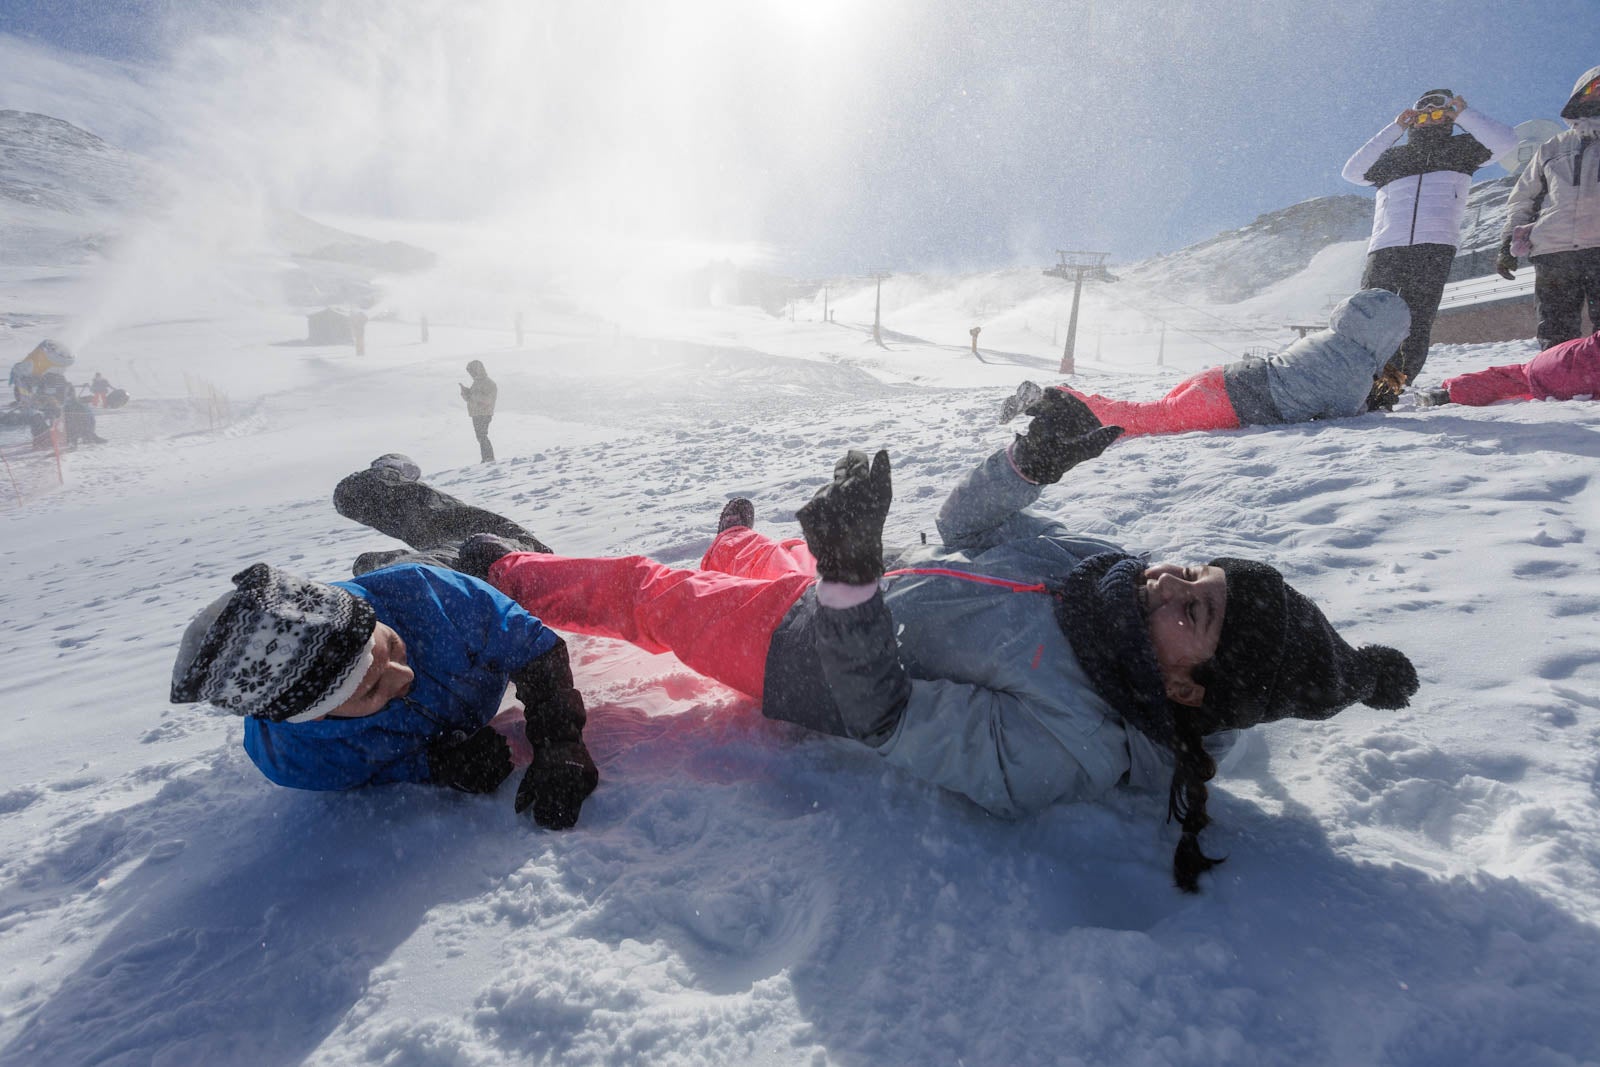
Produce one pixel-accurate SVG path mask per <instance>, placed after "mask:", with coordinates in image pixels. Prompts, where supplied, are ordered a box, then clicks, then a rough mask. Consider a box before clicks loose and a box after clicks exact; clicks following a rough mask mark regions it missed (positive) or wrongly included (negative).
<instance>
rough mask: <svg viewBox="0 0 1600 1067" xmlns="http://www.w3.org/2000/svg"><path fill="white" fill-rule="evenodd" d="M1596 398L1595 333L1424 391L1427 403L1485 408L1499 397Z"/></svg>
mask: <svg viewBox="0 0 1600 1067" xmlns="http://www.w3.org/2000/svg"><path fill="white" fill-rule="evenodd" d="M1579 396H1588V397H1600V331H1597V332H1595V333H1592V334H1590V335H1589V336H1588V337H1578V338H1574V339H1573V340H1571V341H1563V342H1562V343H1561V344H1558V345H1552V346H1550V347H1549V348H1547V349H1545V350H1544V351H1543V352H1540V353H1539V354H1538V355H1537V356H1534V357H1533V358H1532V359H1530V360H1528V362H1526V363H1512V364H1508V365H1507V366H1504V367H1490V368H1488V369H1487V370H1477V371H1471V372H1470V373H1467V374H1458V375H1456V376H1455V377H1454V378H1446V379H1445V381H1444V388H1442V389H1433V390H1429V391H1428V392H1427V393H1426V394H1425V396H1424V399H1425V400H1426V401H1427V403H1429V404H1466V405H1468V406H1470V407H1486V406H1488V405H1489V404H1493V403H1495V402H1496V401H1499V400H1571V399H1573V398H1574V397H1579Z"/></svg>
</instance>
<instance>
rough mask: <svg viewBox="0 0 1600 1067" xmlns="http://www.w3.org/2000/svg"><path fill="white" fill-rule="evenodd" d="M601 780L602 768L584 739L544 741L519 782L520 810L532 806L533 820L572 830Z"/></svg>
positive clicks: (525, 809)
mask: <svg viewBox="0 0 1600 1067" xmlns="http://www.w3.org/2000/svg"><path fill="white" fill-rule="evenodd" d="M599 784H600V771H599V769H598V768H597V767H595V765H594V760H593V759H591V758H589V750H588V749H587V748H585V747H584V744H583V742H582V741H557V742H555V743H553V744H549V745H541V746H539V747H538V748H535V749H534V750H533V763H532V764H530V765H529V766H528V769H527V771H526V772H524V773H523V775H522V784H521V785H519V786H517V814H519V815H520V814H522V813H523V812H524V811H527V810H528V809H529V808H532V809H533V821H534V822H536V823H538V824H539V825H540V826H542V827H544V828H545V829H546V830H570V829H572V828H573V827H574V826H576V825H577V824H578V812H579V810H580V809H582V807H583V801H584V798H585V797H587V796H588V795H589V794H590V793H593V792H594V789H595V786H597V785H599Z"/></svg>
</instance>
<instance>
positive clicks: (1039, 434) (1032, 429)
mask: <svg viewBox="0 0 1600 1067" xmlns="http://www.w3.org/2000/svg"><path fill="white" fill-rule="evenodd" d="M1023 414H1025V415H1032V416H1033V421H1032V422H1031V423H1029V424H1028V432H1027V433H1025V434H1018V435H1017V440H1016V444H1014V445H1012V446H1011V461H1012V462H1013V463H1015V464H1016V465H1017V470H1019V471H1021V472H1022V476H1023V477H1024V478H1026V479H1028V480H1029V481H1030V482H1038V483H1039V484H1040V485H1054V484H1055V483H1056V482H1059V481H1060V480H1061V476H1062V475H1063V474H1066V473H1067V472H1068V471H1069V470H1071V469H1072V468H1073V467H1076V466H1077V465H1078V464H1080V463H1082V462H1083V461H1084V460H1086V459H1093V458H1094V457H1096V456H1098V455H1099V454H1100V453H1102V452H1104V451H1105V450H1106V449H1107V448H1108V447H1110V445H1111V442H1112V441H1115V440H1116V439H1117V438H1119V437H1121V436H1122V427H1121V426H1102V425H1100V420H1099V419H1098V418H1096V417H1095V414H1094V412H1092V411H1090V410H1089V405H1088V404H1085V403H1084V402H1083V401H1082V400H1079V399H1078V398H1077V397H1075V396H1073V395H1072V394H1071V393H1069V392H1066V391H1065V390H1063V389H1046V390H1045V391H1044V397H1043V398H1042V399H1040V400H1036V401H1034V402H1033V403H1032V404H1030V405H1028V408H1027V410H1025V411H1024V412H1023Z"/></svg>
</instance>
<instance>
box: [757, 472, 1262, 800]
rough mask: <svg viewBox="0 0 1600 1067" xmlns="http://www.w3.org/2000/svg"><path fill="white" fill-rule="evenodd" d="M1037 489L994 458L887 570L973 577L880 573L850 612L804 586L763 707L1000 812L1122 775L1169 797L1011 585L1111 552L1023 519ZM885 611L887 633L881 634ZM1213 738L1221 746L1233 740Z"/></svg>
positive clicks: (1140, 741)
mask: <svg viewBox="0 0 1600 1067" xmlns="http://www.w3.org/2000/svg"><path fill="white" fill-rule="evenodd" d="M1041 489H1042V487H1041V486H1038V485H1034V484H1032V483H1030V482H1028V481H1026V480H1024V479H1023V478H1022V476H1021V475H1019V474H1018V473H1017V472H1016V469H1015V468H1014V467H1012V465H1011V461H1010V459H1009V458H1008V457H1007V455H1006V452H1005V451H1004V450H1001V451H999V452H996V453H995V454H994V455H992V456H990V457H989V458H988V459H987V460H986V461H984V463H983V464H982V465H980V466H979V467H978V468H977V469H976V470H974V471H972V472H971V473H970V474H968V475H967V477H966V478H964V479H963V480H962V482H961V484H960V485H958V486H957V487H956V489H955V491H954V492H952V493H951V494H950V497H949V499H948V500H946V501H945V505H944V507H943V508H942V509H941V510H940V512H939V533H940V536H941V537H942V539H943V541H944V546H943V547H934V546H931V545H930V546H917V547H914V548H912V549H910V550H908V551H906V552H903V553H901V554H900V555H899V556H898V557H897V558H896V559H894V560H892V561H890V562H889V566H888V569H889V570H890V571H895V570H898V569H902V568H920V569H924V570H932V569H938V570H944V571H950V572H956V574H959V575H967V576H970V577H966V578H963V577H955V576H951V575H945V574H902V575H898V576H896V575H890V576H889V577H887V578H886V579H885V580H884V594H883V596H882V597H873V598H872V599H871V600H869V601H867V602H866V603H865V604H861V605H858V606H856V607H852V608H845V609H825V608H820V607H819V606H818V604H817V601H816V592H815V589H813V590H811V591H808V592H807V593H806V594H805V596H803V597H802V598H801V600H800V602H799V603H797V604H796V605H795V606H794V608H792V609H790V611H789V614H788V615H787V616H785V618H784V621H783V623H782V624H781V625H780V626H779V627H778V630H777V632H775V633H774V634H773V638H772V645H771V648H770V650H769V652H768V655H767V668H766V686H765V688H766V692H765V696H764V697H763V700H762V710H763V712H764V713H765V714H767V715H768V716H769V717H771V718H775V719H783V720H786V721H789V722H797V723H800V724H801V725H803V726H806V727H809V728H811V729H814V730H821V731H823V732H825V733H833V734H838V735H842V736H849V737H855V738H857V739H859V740H861V741H863V742H865V743H867V744H869V745H874V746H876V748H877V750H878V752H879V753H881V754H882V755H883V757H884V759H886V760H888V761H889V762H890V763H892V764H894V765H895V766H897V767H900V768H903V769H904V770H906V771H908V772H910V773H911V774H913V775H915V776H916V777H918V778H922V779H925V780H927V781H930V782H934V783H936V784H938V785H941V786H944V787H945V788H947V789H951V790H954V791H955V792H958V793H961V794H964V795H965V796H967V797H970V798H971V799H972V800H974V801H976V802H977V803H978V804H980V805H982V806H983V807H984V808H986V809H987V810H989V811H990V812H993V813H994V814H996V815H1001V816H1007V817H1014V816H1017V815H1022V814H1025V813H1027V812H1030V811H1035V810H1038V809H1040V808H1043V807H1045V806H1046V805H1049V804H1051V803H1052V802H1054V801H1057V800H1085V799H1090V798H1093V797H1098V796H1100V795H1102V794H1104V793H1105V792H1107V791H1108V790H1110V789H1112V788H1113V787H1115V786H1117V785H1118V784H1120V783H1121V782H1122V781H1123V779H1124V776H1126V777H1127V780H1128V783H1129V784H1131V785H1133V786H1135V787H1138V788H1144V789H1156V790H1161V789H1165V788H1166V787H1167V785H1168V783H1169V781H1170V779H1171V776H1172V764H1171V762H1170V761H1171V756H1170V754H1168V753H1167V752H1166V750H1165V749H1163V748H1160V747H1158V746H1156V745H1155V744H1153V743H1151V742H1150V741H1149V740H1148V739H1147V738H1146V737H1145V736H1144V735H1143V734H1142V733H1140V732H1139V731H1138V730H1136V729H1134V728H1132V727H1124V726H1123V723H1122V719H1121V717H1120V716H1119V715H1118V714H1117V713H1116V711H1114V710H1113V709H1112V707H1111V705H1110V704H1108V703H1107V702H1106V701H1105V700H1104V699H1103V698H1102V697H1101V696H1100V695H1099V694H1098V693H1097V692H1096V691H1095V690H1094V689H1093V688H1092V686H1091V685H1090V682H1089V677H1088V675H1087V674H1086V673H1085V672H1084V669H1083V667H1082V666H1080V664H1079V662H1078V658H1077V657H1076V656H1075V655H1074V654H1073V651H1072V646H1071V645H1070V644H1069V643H1068V641H1067V638H1066V636H1065V635H1064V634H1063V633H1062V631H1061V626H1060V625H1059V624H1058V623H1057V621H1056V617H1055V612H1054V609H1053V606H1052V598H1051V597H1050V596H1049V595H1047V594H1043V593H1039V592H1024V591H1017V590H1016V589H1014V588H1011V587H1010V586H1031V585H1037V584H1038V583H1039V582H1040V581H1041V580H1042V579H1046V578H1061V577H1064V576H1065V575H1067V574H1068V573H1069V572H1070V571H1071V570H1072V569H1073V568H1074V567H1075V566H1077V565H1078V564H1079V563H1081V562H1082V561H1083V560H1085V559H1087V558H1088V557H1090V556H1093V555H1096V554H1098V553H1101V552H1106V551H1111V550H1118V548H1117V546H1116V545H1113V544H1111V543H1110V542H1108V541H1103V540H1100V539H1099V538H1095V537H1086V536H1082V535H1075V534H1073V533H1071V532H1069V531H1068V530H1067V528H1066V527H1065V526H1064V525H1062V524H1061V523H1059V522H1057V521H1055V520H1053V519H1047V518H1045V517H1044V516H1042V515H1039V514H1037V513H1034V512H1029V511H1024V510H1023V509H1024V508H1025V507H1027V506H1028V505H1029V504H1032V503H1033V502H1034V501H1035V500H1037V499H1038V498H1039V493H1040V491H1041ZM974 577H975V578H977V579H979V580H972V578H974ZM983 579H988V580H987V581H986V580H983ZM994 580H998V581H994ZM885 612H887V613H888V614H889V615H892V625H889V626H883V625H880V624H881V622H882V615H883V613H885ZM897 646H898V647H897ZM901 666H903V667H904V672H903V673H902V672H901V671H900V667H901ZM907 676H909V681H910V695H909V698H908V699H907V700H906V703H905V710H904V714H903V715H901V716H900V717H899V718H898V720H895V721H890V722H888V723H887V724H883V725H881V726H880V724H877V723H865V722H858V721H855V708H857V707H861V708H873V707H879V708H881V707H883V706H886V705H887V704H889V703H892V700H891V699H890V698H888V697H885V695H884V693H883V691H884V690H892V689H894V688H896V687H901V686H904V684H905V678H906V677H907ZM852 694H854V695H855V696H856V697H857V698H858V699H855V700H851V699H850V697H851V695H852ZM1230 737H1231V735H1230ZM1217 739H1218V744H1217V746H1216V747H1226V743H1227V740H1228V739H1229V737H1224V735H1220V734H1219V735H1217ZM1207 747H1208V748H1213V745H1212V743H1210V742H1209V741H1208V744H1207Z"/></svg>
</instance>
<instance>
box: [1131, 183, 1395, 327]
mask: <svg viewBox="0 0 1600 1067" xmlns="http://www.w3.org/2000/svg"><path fill="white" fill-rule="evenodd" d="M1371 229H1372V201H1371V199H1370V198H1368V197H1363V196H1357V195H1353V194H1351V195H1345V196H1323V197H1317V198H1316V199H1313V200H1306V201H1303V202H1301V203H1299V204H1294V205H1292V206H1290V207H1286V208H1282V209H1280V210H1278V211H1270V212H1267V213H1266V214H1264V215H1261V216H1260V217H1258V218H1257V219H1256V220H1255V221H1254V222H1252V223H1250V225H1248V226H1242V227H1240V228H1239V229H1237V230H1229V231H1228V232H1226V233H1221V234H1218V235H1217V236H1215V237H1213V238H1211V239H1210V240H1209V241H1202V242H1200V243H1199V244H1195V245H1190V246H1189V247H1188V248H1185V249H1181V250H1179V251H1177V252H1172V253H1170V254H1168V255H1164V256H1156V257H1155V258H1154V259H1149V260H1145V261H1143V262H1141V263H1139V264H1136V265H1135V266H1134V267H1133V268H1132V269H1130V270H1129V271H1127V277H1128V278H1129V280H1131V281H1135V282H1138V283H1139V284H1141V285H1144V286H1145V287H1147V288H1152V289H1163V290H1166V291H1169V292H1172V293H1174V294H1175V295H1183V296H1186V297H1194V296H1198V297H1202V298H1206V299H1208V300H1209V301H1210V302H1212V303H1218V304H1232V303H1235V302H1237V301H1239V300H1242V299H1244V298H1245V297H1248V296H1251V295H1253V294H1255V293H1257V292H1260V291H1261V290H1262V289H1263V288H1265V287H1266V286H1268V285H1271V284H1272V283H1274V282H1278V281H1282V280H1283V279H1285V278H1287V277H1289V276H1290V275H1293V274H1295V273H1297V272H1298V271H1300V270H1301V269H1302V268H1304V267H1305V265H1306V264H1307V263H1309V262H1310V261H1311V258H1312V257H1313V256H1314V255H1316V254H1317V253H1318V252H1320V251H1321V250H1322V249H1324V248H1326V247H1327V246H1328V245H1330V244H1336V243H1338V242H1341V241H1354V240H1357V239H1360V238H1364V237H1365V236H1366V235H1367V233H1368V231H1370V230H1371Z"/></svg>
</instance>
